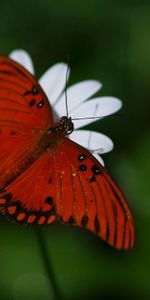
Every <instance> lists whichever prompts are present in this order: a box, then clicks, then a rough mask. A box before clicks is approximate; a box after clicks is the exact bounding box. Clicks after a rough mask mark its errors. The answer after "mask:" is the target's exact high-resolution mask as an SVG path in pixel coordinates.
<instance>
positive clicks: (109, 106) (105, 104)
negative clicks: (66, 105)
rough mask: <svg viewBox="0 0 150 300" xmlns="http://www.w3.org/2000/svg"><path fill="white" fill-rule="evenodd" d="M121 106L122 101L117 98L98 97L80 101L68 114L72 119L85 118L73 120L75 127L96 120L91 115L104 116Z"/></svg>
mask: <svg viewBox="0 0 150 300" xmlns="http://www.w3.org/2000/svg"><path fill="white" fill-rule="evenodd" d="M121 106H122V102H121V101H120V100H119V99H117V98H114V97H99V98H95V99H91V100H89V101H86V102H84V103H82V104H81V105H79V106H78V108H77V109H75V110H74V111H73V112H72V113H71V115H70V116H71V118H72V119H74V118H85V119H83V120H82V119H81V120H73V122H74V125H75V129H76V128H80V127H82V126H85V125H87V124H90V123H93V122H95V121H97V120H98V119H92V117H94V118H96V117H97V118H104V117H106V116H109V115H111V114H113V113H115V112H116V111H118V110H119V109H120V108H121ZM90 117H91V119H90ZM86 118H87V119H86ZM88 118H89V119H88Z"/></svg>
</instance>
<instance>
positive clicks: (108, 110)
mask: <svg viewBox="0 0 150 300" xmlns="http://www.w3.org/2000/svg"><path fill="white" fill-rule="evenodd" d="M9 56H10V58H12V59H13V60H15V61H17V62H18V63H20V64H21V65H22V66H23V67H25V68H26V69H27V70H28V71H29V72H30V73H32V74H34V67H33V63H32V60H31V58H30V56H29V54H28V53H27V52H26V51H24V50H14V51H13V52H11V53H10V55H9ZM67 68H68V66H67V65H66V64H65V63H58V64H55V65H54V66H52V67H51V68H49V69H48V70H47V71H46V72H45V73H44V74H43V76H42V77H41V78H40V79H39V83H40V85H41V86H42V88H43V90H44V91H45V93H46V95H47V97H48V99H49V102H50V104H51V106H52V109H53V115H54V119H58V118H60V117H62V116H64V115H66V105H65V99H66V94H67V103H68V108H69V117H71V118H72V119H77V120H73V122H74V127H75V130H74V131H73V133H72V134H70V135H69V138H70V139H71V140H73V141H75V142H76V143H78V144H80V145H82V146H83V147H85V148H87V149H88V150H89V151H90V152H91V153H92V154H93V155H94V156H95V157H96V158H97V159H98V160H99V161H100V162H101V163H102V164H103V165H104V162H103V160H102V158H101V157H100V156H99V154H103V153H106V152H109V151H111V150H112V149H113V142H112V141H111V139H110V138H108V137H107V136H106V135H104V134H102V133H98V132H95V131H90V130H78V129H79V128H81V127H82V126H85V125H87V124H90V123H92V122H93V121H94V120H95V121H96V119H92V118H91V119H90V118H88V117H99V118H104V117H106V116H109V115H111V114H113V113H115V112H116V111H118V110H119V109H120V108H121V106H122V102H121V101H120V100H119V99H117V98H114V97H97V98H91V97H92V96H93V95H94V94H95V93H97V92H98V91H99V90H100V89H101V87H102V84H101V83H100V82H98V81H96V80H86V81H82V82H79V83H76V84H74V85H72V86H70V87H69V88H67V90H66V94H65V92H64V89H65V85H66V74H68V76H67V77H68V78H69V73H70V70H68V72H67ZM68 78H67V80H68ZM80 118H81V119H80ZM82 118H83V119H82ZM84 118H85V119H84ZM86 118H87V119H86ZM79 119H80V120H79Z"/></svg>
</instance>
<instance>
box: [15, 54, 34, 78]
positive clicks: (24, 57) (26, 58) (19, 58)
mask: <svg viewBox="0 0 150 300" xmlns="http://www.w3.org/2000/svg"><path fill="white" fill-rule="evenodd" d="M9 57H10V58H11V59H13V60H15V61H16V62H18V63H19V64H20V65H22V66H23V67H24V68H25V69H27V70H28V71H29V72H30V73H31V74H34V67H33V63H32V59H31V57H30V55H29V54H28V53H27V52H26V51H25V50H22V49H18V50H14V51H12V52H11V53H10V54H9Z"/></svg>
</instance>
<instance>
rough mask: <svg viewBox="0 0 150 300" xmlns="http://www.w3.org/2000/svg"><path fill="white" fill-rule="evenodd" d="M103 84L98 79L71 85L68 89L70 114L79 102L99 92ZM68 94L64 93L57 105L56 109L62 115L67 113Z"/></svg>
mask: <svg viewBox="0 0 150 300" xmlns="http://www.w3.org/2000/svg"><path fill="white" fill-rule="evenodd" d="M101 86H102V84H101V83H100V82H98V81H96V80H86V81H82V82H79V83H76V84H74V85H72V86H71V87H69V88H68V89H67V91H66V94H67V103H68V109H69V115H71V112H72V111H73V110H74V109H75V108H77V107H78V106H79V104H81V103H82V102H83V101H85V100H87V99H88V98H90V97H91V96H93V95H94V94H95V93H96V92H98V91H99V90H100V88H101ZM66 94H65V93H63V95H62V96H61V97H60V99H59V101H58V102H57V103H56V105H55V110H56V111H57V113H58V115H60V116H64V115H66V105H65V101H66Z"/></svg>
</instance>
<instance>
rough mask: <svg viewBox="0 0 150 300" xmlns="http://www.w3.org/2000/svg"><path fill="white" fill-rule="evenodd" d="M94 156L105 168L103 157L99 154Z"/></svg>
mask: <svg viewBox="0 0 150 300" xmlns="http://www.w3.org/2000/svg"><path fill="white" fill-rule="evenodd" d="M92 155H93V156H94V157H95V158H96V159H97V160H98V161H99V162H100V164H101V165H102V166H103V167H104V166H105V164H104V161H103V159H102V158H101V156H100V155H99V154H97V153H95V152H94V153H92Z"/></svg>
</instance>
